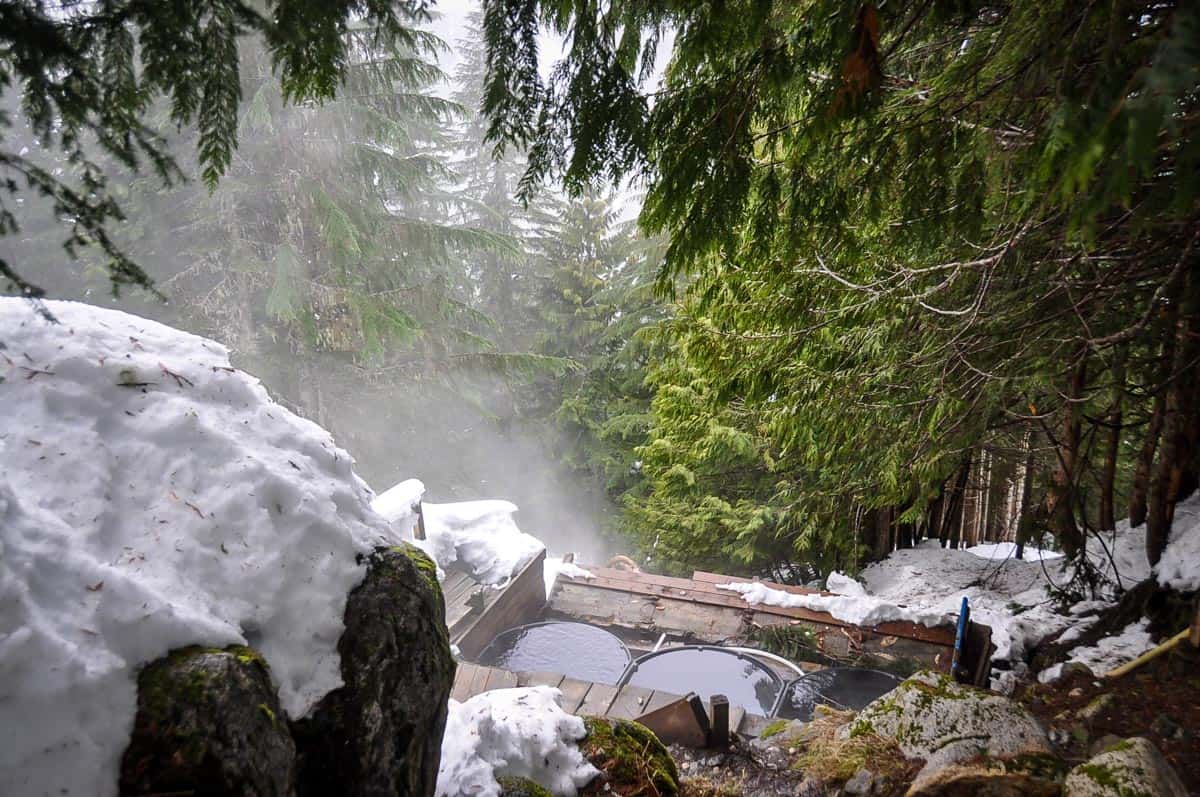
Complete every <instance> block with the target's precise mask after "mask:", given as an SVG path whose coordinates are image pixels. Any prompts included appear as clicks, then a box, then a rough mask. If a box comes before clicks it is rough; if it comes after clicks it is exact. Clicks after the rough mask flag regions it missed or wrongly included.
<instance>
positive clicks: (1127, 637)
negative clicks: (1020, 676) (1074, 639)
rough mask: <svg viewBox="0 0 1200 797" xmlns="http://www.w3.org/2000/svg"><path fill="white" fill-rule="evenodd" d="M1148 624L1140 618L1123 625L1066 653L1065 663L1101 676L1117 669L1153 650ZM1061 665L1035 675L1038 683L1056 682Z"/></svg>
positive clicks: (1144, 619)
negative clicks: (1093, 642)
mask: <svg viewBox="0 0 1200 797" xmlns="http://www.w3.org/2000/svg"><path fill="white" fill-rule="evenodd" d="M1149 627H1150V621H1149V620H1147V619H1146V618H1142V619H1141V620H1138V621H1136V622H1133V623H1130V624H1129V625H1127V626H1125V628H1124V630H1122V631H1121V633H1119V634H1114V635H1113V636H1108V637H1104V638H1103V639H1101V640H1100V641H1099V642H1097V643H1096V644H1095V645H1092V646H1090V647H1078V648H1075V649H1073V650H1072V651H1071V652H1070V653H1068V654H1067V662H1072V661H1078V662H1082V663H1084V664H1086V665H1087V666H1088V667H1089V668H1091V670H1092V672H1094V673H1096V674H1097V675H1102V674H1104V673H1106V672H1108V671H1109V670H1111V669H1113V668H1114V667H1120V666H1121V665H1122V664H1125V663H1126V662H1130V661H1133V660H1134V659H1136V658H1137V657H1138V656H1140V655H1142V654H1143V653H1145V652H1146V651H1147V650H1150V649H1151V648H1153V647H1154V639H1153V638H1152V637H1151V636H1150V631H1149ZM1062 669H1063V665H1062V664H1055V665H1054V666H1053V667H1048V668H1047V669H1045V670H1042V671H1041V672H1040V673H1038V680H1039V681H1040V682H1042V683H1050V682H1051V681H1056V680H1058V678H1059V677H1060V676H1061V675H1062Z"/></svg>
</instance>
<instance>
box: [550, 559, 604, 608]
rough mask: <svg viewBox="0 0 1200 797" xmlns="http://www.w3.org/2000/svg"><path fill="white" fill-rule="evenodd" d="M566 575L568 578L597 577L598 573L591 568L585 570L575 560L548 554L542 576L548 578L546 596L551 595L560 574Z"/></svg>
mask: <svg viewBox="0 0 1200 797" xmlns="http://www.w3.org/2000/svg"><path fill="white" fill-rule="evenodd" d="M560 574H561V575H564V576H566V577H567V578H582V579H589V578H595V577H596V574H595V573H593V572H591V571H590V570H585V569H583V568H582V567H580V566H579V565H577V564H575V563H574V562H564V561H563V560H562V557H561V556H547V557H546V561H545V564H543V565H542V577H543V578H544V579H545V580H546V597H547V598H549V597H550V593H551V591H553V589H554V583H555V582H556V581H558V577H559V575H560Z"/></svg>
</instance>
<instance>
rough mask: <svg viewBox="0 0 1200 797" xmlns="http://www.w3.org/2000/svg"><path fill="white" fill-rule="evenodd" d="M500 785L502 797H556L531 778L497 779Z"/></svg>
mask: <svg viewBox="0 0 1200 797" xmlns="http://www.w3.org/2000/svg"><path fill="white" fill-rule="evenodd" d="M496 782H497V783H499V784H500V797H554V795H553V794H551V793H550V791H549V790H548V789H545V788H543V787H542V786H539V785H538V784H536V783H534V782H533V781H532V780H530V779H529V778H510V777H507V776H506V777H502V778H496Z"/></svg>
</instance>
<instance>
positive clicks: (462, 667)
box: [450, 661, 479, 703]
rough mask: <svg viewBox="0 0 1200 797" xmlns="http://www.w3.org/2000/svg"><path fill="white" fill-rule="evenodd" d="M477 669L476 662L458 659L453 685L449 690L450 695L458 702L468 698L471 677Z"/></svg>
mask: <svg viewBox="0 0 1200 797" xmlns="http://www.w3.org/2000/svg"><path fill="white" fill-rule="evenodd" d="M478 669H479V665H478V664H471V663H470V662H465V661H460V662H459V663H458V671H457V672H455V674H454V686H453V687H452V688H451V690H450V697H452V698H454V699H455V700H457V701H459V702H460V703H461V702H462V701H464V700H466V699H467V698H469V697H470V696H471V679H472V678H474V677H475V671H476V670H478Z"/></svg>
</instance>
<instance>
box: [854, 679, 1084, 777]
mask: <svg viewBox="0 0 1200 797" xmlns="http://www.w3.org/2000/svg"><path fill="white" fill-rule="evenodd" d="M840 733H841V735H842V737H843V738H848V737H853V736H858V735H862V734H867V733H874V734H877V735H879V736H882V737H885V738H890V739H893V740H895V741H896V743H897V744H898V745H899V747H900V750H901V751H902V752H903V753H904V755H905V756H907V757H909V758H923V759H925V761H926V763H925V766H924V767H923V768H922V769H921V771H920V772H919V773H918V774H917V778H916V781H914V783H913V790H912V791H910V792H909V793H910V794H918V793H921V794H926V793H927V794H950V793H954V789H956V788H960V787H961V788H967V787H968V784H976V781H977V780H980V779H986V780H988V781H991V782H993V785H995V787H996V788H1001V786H1000V782H1001V781H1005V780H1008V781H1012V782H1013V783H1019V784H1020V788H1022V789H1024V790H1025V792H1027V793H1030V794H1037V793H1042V790H1043V788H1042V787H1043V785H1045V784H1043V781H1045V782H1046V783H1047V784H1049V785H1051V786H1052V787H1053V788H1052V789H1049V790H1047V792H1046V793H1053V790H1055V789H1057V784H1055V783H1052V781H1053V779H1054V777H1055V774H1056V773H1057V771H1058V770H1059V769H1060V768H1061V765H1060V762H1059V760H1058V757H1057V756H1056V755H1055V753H1054V749H1053V747H1051V745H1050V740H1049V739H1048V738H1047V736H1046V732H1045V730H1043V729H1042V726H1041V725H1040V724H1039V723H1038V721H1037V720H1036V719H1035V718H1034V717H1033V715H1032V714H1030V713H1029V712H1028V711H1026V710H1025V708H1024V707H1023V706H1021V705H1020V704H1018V703H1017V702H1016V701H1013V700H1010V699H1009V698H1006V697H1003V696H1000V695H996V694H993V693H990V692H984V691H982V690H979V689H975V688H973V687H969V686H964V685H962V684H959V683H956V682H955V681H954V680H953V679H952V678H951V677H950V676H948V675H945V674H943V673H938V672H931V671H928V670H926V671H923V672H919V673H917V674H915V675H913V676H912V677H910V678H909V679H908V680H906V681H904V682H903V683H902V684H900V686H898V687H896V689H894V690H893V691H891V692H889V693H888V694H886V695H884V696H883V697H881V698H879V699H877V700H875V701H874V702H873V703H871V704H869V705H868V706H867V707H866V708H864V709H863V710H862V711H861V712H860V713H859V715H858V716H857V717H856V718H855V719H854V720H852V721H851V722H850V723H849V724H847V725H846V726H845V727H844V728H842V730H841V731H840ZM964 762H969V763H970V766H969V767H966V768H963V767H957V768H955V769H953V770H952V771H951V768H952V767H955V765H959V764H962V763H964ZM943 770H947V772H945V773H943V772H942V771H943ZM922 788H925V789H928V790H927V791H921V789H922ZM970 788H976V786H975V785H971V786H970ZM946 789H949V791H947V790H946ZM1013 793H1021V792H1013Z"/></svg>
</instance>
